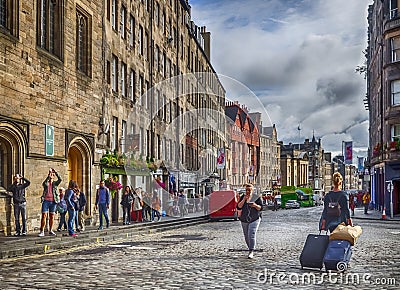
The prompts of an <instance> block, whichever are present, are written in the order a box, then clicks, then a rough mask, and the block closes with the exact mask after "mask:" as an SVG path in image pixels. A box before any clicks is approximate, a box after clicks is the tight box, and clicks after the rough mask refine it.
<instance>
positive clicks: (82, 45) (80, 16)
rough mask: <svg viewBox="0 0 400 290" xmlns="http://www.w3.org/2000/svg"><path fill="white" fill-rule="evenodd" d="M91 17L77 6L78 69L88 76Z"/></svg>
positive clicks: (89, 68)
mask: <svg viewBox="0 0 400 290" xmlns="http://www.w3.org/2000/svg"><path fill="white" fill-rule="evenodd" d="M90 26H91V19H90V15H88V14H86V13H85V12H83V10H81V9H80V8H79V7H77V10H76V64H77V69H78V70H79V71H81V72H83V73H84V74H86V75H87V76H89V75H90V73H91V60H92V58H91V49H90V47H91V35H90V31H91V29H90Z"/></svg>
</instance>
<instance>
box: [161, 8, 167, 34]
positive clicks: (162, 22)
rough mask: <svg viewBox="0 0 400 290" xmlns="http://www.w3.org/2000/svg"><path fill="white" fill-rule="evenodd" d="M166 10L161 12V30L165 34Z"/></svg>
mask: <svg viewBox="0 0 400 290" xmlns="http://www.w3.org/2000/svg"><path fill="white" fill-rule="evenodd" d="M165 28H166V27H165V11H162V12H161V31H162V32H163V33H164V35H165Z"/></svg>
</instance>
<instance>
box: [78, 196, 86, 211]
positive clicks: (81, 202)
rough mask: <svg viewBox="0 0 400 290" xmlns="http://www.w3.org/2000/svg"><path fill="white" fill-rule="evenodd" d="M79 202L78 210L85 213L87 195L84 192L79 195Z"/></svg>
mask: <svg viewBox="0 0 400 290" xmlns="http://www.w3.org/2000/svg"><path fill="white" fill-rule="evenodd" d="M78 201H79V207H78V210H79V211H84V210H85V206H86V195H85V194H84V193H83V192H82V191H81V192H80V193H79V197H78Z"/></svg>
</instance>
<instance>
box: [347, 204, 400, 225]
mask: <svg viewBox="0 0 400 290" xmlns="http://www.w3.org/2000/svg"><path fill="white" fill-rule="evenodd" d="M351 218H352V219H360V220H381V221H388V222H400V215H394V216H393V219H392V218H390V210H386V219H382V212H381V211H378V210H374V209H370V210H368V213H367V214H364V208H363V207H358V208H355V209H354V216H352V217H351Z"/></svg>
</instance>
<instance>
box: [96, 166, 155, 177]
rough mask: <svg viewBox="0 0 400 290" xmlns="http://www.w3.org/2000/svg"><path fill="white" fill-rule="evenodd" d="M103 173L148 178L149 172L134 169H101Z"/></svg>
mask: <svg viewBox="0 0 400 290" xmlns="http://www.w3.org/2000/svg"><path fill="white" fill-rule="evenodd" d="M102 169H103V173H105V174H107V173H108V174H113V175H129V176H150V175H151V171H150V170H148V169H134V168H125V167H103V168H102Z"/></svg>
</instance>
